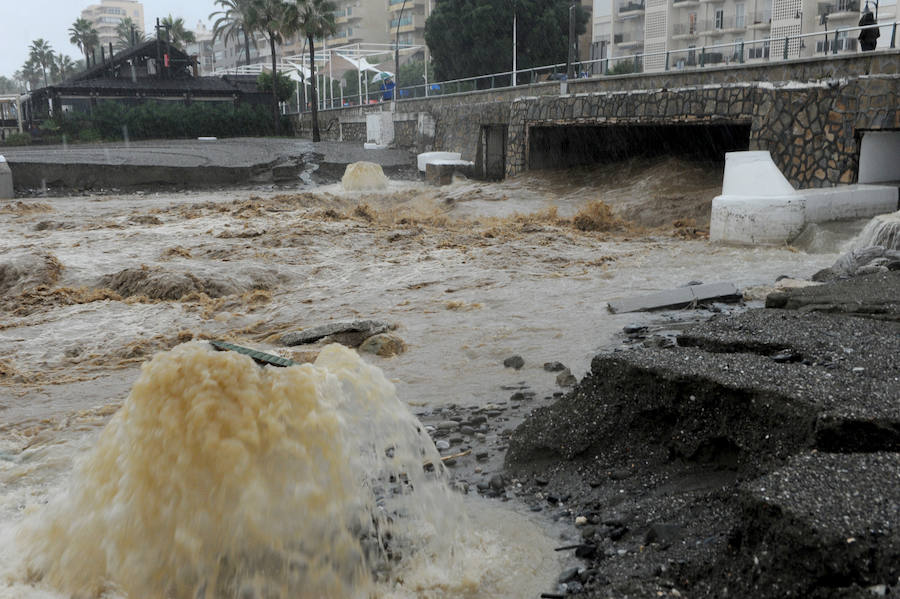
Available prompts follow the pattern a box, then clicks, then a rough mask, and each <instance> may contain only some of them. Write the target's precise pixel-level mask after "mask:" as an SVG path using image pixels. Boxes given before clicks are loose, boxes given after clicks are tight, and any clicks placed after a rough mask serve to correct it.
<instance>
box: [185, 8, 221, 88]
mask: <svg viewBox="0 0 900 599" xmlns="http://www.w3.org/2000/svg"><path fill="white" fill-rule="evenodd" d="M185 52H186V53H187V54H188V56H193V57H195V58H196V59H197V67H198V68H199V69H200V75H201V76H206V75H211V74H212V73H213V71H215V70H216V67H215V44H214V43H213V39H212V30H211V29H210V28H209V27H207V26H206V23H204V22H203V21H198V22H197V27H196V28H194V41H193V42H191V43H188V44H185Z"/></svg>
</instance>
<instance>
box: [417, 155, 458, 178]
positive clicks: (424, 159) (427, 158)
mask: <svg viewBox="0 0 900 599" xmlns="http://www.w3.org/2000/svg"><path fill="white" fill-rule="evenodd" d="M460 156H462V154H460V153H459V152H423V153H421V154H419V155H418V156H417V157H416V165H417V166H418V167H419V170H420V171H422V172H423V173H424V172H425V167H426V166H427V165H428V163H429V162H434V161H435V160H459V158H460Z"/></svg>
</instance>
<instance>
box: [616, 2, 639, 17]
mask: <svg viewBox="0 0 900 599" xmlns="http://www.w3.org/2000/svg"><path fill="white" fill-rule="evenodd" d="M643 11H644V3H643V1H640V2H637V1H635V0H629V1H628V2H620V3H619V14H620V15H626V14H635V13H640V12H643Z"/></svg>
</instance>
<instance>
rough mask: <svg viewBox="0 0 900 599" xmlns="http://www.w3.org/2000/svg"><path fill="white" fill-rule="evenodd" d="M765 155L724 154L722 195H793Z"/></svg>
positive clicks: (782, 177) (766, 153) (785, 180)
mask: <svg viewBox="0 0 900 599" xmlns="http://www.w3.org/2000/svg"><path fill="white" fill-rule="evenodd" d="M794 191H795V190H794V188H793V186H791V184H790V183H789V182H788V180H787V179H785V177H784V175H783V174H781V171H780V170H779V169H778V167H777V166H775V163H774V162H773V161H772V156H771V155H770V154H769V152H765V151H763V152H759V151H755V152H727V153H726V154H725V176H724V177H723V180H722V195H723V196H749V197H754V198H767V197H781V196H787V195H791V194H792V193H794Z"/></svg>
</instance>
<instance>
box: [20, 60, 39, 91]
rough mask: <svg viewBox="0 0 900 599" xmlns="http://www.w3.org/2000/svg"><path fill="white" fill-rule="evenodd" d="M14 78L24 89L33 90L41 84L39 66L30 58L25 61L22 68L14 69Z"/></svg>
mask: <svg viewBox="0 0 900 599" xmlns="http://www.w3.org/2000/svg"><path fill="white" fill-rule="evenodd" d="M15 78H16V79H18V80H19V81H20V82H21V84H22V87H23V88H25V89H26V90H35V89H37V88H38V87H39V86H40V84H41V67H40V66H39V65H38V64H37V63H36V62H35V61H33V60H32V59H30V58H29V59H28V60H26V61H25V64H23V65H22V68H21V69H20V70H18V71H16V74H15Z"/></svg>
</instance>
